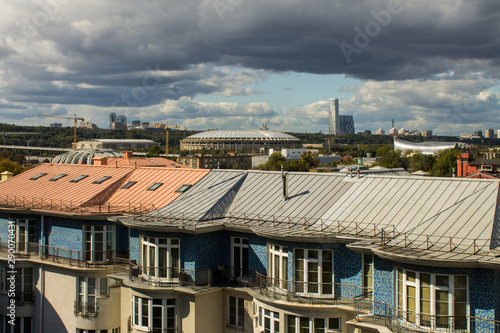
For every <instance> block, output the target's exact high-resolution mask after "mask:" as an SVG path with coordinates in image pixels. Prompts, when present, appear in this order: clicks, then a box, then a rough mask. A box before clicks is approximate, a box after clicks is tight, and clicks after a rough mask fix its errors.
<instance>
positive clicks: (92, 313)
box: [75, 301, 98, 317]
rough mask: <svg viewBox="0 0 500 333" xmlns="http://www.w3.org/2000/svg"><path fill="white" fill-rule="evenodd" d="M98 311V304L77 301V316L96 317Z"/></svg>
mask: <svg viewBox="0 0 500 333" xmlns="http://www.w3.org/2000/svg"><path fill="white" fill-rule="evenodd" d="M97 309H98V308H97V305H96V303H93V302H90V303H89V302H80V301H75V316H82V317H96V316H97V314H98V312H97Z"/></svg>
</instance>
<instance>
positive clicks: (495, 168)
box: [457, 153, 500, 178]
mask: <svg viewBox="0 0 500 333" xmlns="http://www.w3.org/2000/svg"><path fill="white" fill-rule="evenodd" d="M457 177H467V178H500V160H499V159H473V158H472V153H462V154H460V156H459V157H458V160H457Z"/></svg>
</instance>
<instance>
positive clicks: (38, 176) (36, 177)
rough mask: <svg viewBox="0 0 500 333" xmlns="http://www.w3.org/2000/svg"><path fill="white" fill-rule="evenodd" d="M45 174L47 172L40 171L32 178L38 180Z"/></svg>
mask: <svg viewBox="0 0 500 333" xmlns="http://www.w3.org/2000/svg"><path fill="white" fill-rule="evenodd" d="M45 175H46V173H39V174H38V175H36V176H33V177H31V178H30V180H37V179H38V178H40V177H43V176H45Z"/></svg>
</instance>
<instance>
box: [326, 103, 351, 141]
mask: <svg viewBox="0 0 500 333" xmlns="http://www.w3.org/2000/svg"><path fill="white" fill-rule="evenodd" d="M329 125H330V126H329V134H334V135H340V134H354V118H353V117H352V116H344V115H340V114H339V100H338V99H337V98H330V124H329Z"/></svg>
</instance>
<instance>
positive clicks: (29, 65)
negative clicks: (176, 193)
mask: <svg viewBox="0 0 500 333" xmlns="http://www.w3.org/2000/svg"><path fill="white" fill-rule="evenodd" d="M41 4H44V5H43V6H42V5H41ZM3 8H4V9H3V14H2V21H3V23H2V24H1V25H0V32H1V35H2V36H4V38H3V40H1V41H0V61H1V62H2V66H5V67H6V68H8V69H9V70H8V71H6V72H4V73H3V75H2V77H1V80H2V81H3V84H2V85H1V86H0V87H1V88H0V89H1V90H0V93H1V94H2V95H3V97H8V98H9V100H12V101H17V102H33V103H59V104H89V105H98V106H109V105H112V106H148V105H155V104H158V103H161V101H163V100H165V99H179V98H181V97H182V96H188V97H194V96H196V95H199V94H213V93H215V94H221V95H226V96H229V95H243V94H248V93H252V92H251V91H248V90H245V89H244V88H242V87H244V86H245V85H247V84H249V83H251V82H253V81H254V80H256V79H258V75H260V74H258V73H255V72H245V73H233V72H231V71H220V70H219V68H220V67H221V66H229V67H233V66H238V67H240V68H250V69H253V70H257V71H258V70H267V71H272V72H288V71H294V72H307V73H317V74H334V73H343V74H347V75H349V76H352V77H356V78H360V79H363V80H376V81H379V80H406V79H414V78H424V79H425V78H430V77H432V75H434V74H436V73H444V72H453V73H454V75H455V77H457V78H459V77H461V76H465V75H467V73H469V72H471V71H473V72H478V71H481V72H485V73H488V74H489V75H491V76H492V77H494V78H498V77H499V76H500V72H499V71H498V68H499V63H498V62H499V61H498V54H499V51H500V41H499V39H500V33H499V32H500V31H499V22H500V5H499V4H498V1H497V0H484V1H481V2H472V1H465V0H464V1H461V0H458V1H456V0H453V1H452V0H442V1H431V0H422V1H401V2H399V1H398V0H375V1H374V0H357V1H332V0H318V1H303V0H301V1H299V0H286V1H285V0H273V1H270V0H269V1H267V0H266V1H264V0H255V1H239V0H203V1H202V0H199V1H194V0H191V1H174V2H167V1H159V0H158V1H156V0H150V1H141V2H137V1H117V0H109V1H97V0H94V1H85V2H83V1H71V2H69V1H67V0H59V1H58V0H51V1H47V2H44V3H42V2H38V3H36V2H32V1H28V0H20V1H16V2H6V3H5V4H4V5H3Z"/></svg>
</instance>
